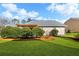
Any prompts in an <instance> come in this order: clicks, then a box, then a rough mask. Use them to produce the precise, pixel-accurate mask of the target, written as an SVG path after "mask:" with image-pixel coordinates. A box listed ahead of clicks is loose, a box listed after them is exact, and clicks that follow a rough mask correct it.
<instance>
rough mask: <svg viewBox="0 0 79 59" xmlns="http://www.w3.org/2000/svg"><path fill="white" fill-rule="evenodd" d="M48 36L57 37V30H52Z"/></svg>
mask: <svg viewBox="0 0 79 59" xmlns="http://www.w3.org/2000/svg"><path fill="white" fill-rule="evenodd" d="M50 35H52V36H57V35H58V30H57V29H53V30H52V31H51V32H50Z"/></svg>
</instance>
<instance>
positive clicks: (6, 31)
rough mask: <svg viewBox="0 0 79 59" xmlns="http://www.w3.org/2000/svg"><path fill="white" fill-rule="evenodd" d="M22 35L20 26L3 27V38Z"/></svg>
mask: <svg viewBox="0 0 79 59" xmlns="http://www.w3.org/2000/svg"><path fill="white" fill-rule="evenodd" d="M20 35H21V29H20V28H18V27H11V26H7V27H4V28H2V30H1V37H3V38H16V37H18V36H20Z"/></svg>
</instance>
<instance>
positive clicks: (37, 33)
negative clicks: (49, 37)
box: [32, 27, 44, 37]
mask: <svg viewBox="0 0 79 59" xmlns="http://www.w3.org/2000/svg"><path fill="white" fill-rule="evenodd" d="M32 33H33V36H35V37H40V36H42V35H43V34H44V31H43V30H42V29H41V28H39V27H34V28H33V29H32Z"/></svg>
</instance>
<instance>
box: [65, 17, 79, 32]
mask: <svg viewBox="0 0 79 59" xmlns="http://www.w3.org/2000/svg"><path fill="white" fill-rule="evenodd" d="M64 24H65V25H67V26H66V31H68V30H70V32H79V18H70V19H69V20H67V21H66V22H65V23H64Z"/></svg>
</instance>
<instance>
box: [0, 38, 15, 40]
mask: <svg viewBox="0 0 79 59" xmlns="http://www.w3.org/2000/svg"><path fill="white" fill-rule="evenodd" d="M0 40H16V39H15V38H0Z"/></svg>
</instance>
